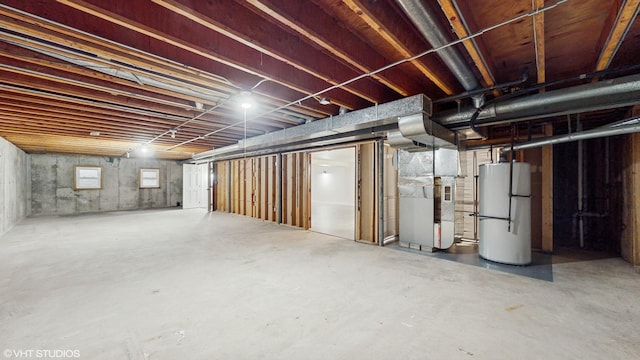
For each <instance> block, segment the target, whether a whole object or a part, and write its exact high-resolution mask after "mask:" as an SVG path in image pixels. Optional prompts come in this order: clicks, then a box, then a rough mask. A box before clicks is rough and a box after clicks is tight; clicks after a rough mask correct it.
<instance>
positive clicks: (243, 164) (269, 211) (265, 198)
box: [215, 155, 277, 221]
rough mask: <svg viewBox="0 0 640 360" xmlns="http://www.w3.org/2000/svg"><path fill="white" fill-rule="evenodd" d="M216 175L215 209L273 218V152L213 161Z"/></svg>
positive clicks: (266, 218)
mask: <svg viewBox="0 0 640 360" xmlns="http://www.w3.org/2000/svg"><path fill="white" fill-rule="evenodd" d="M228 172H230V174H229V173H228ZM229 175H230V181H229ZM216 179H217V184H216V187H215V189H216V198H217V203H216V209H215V210H217V211H229V212H232V213H234V214H240V215H246V216H251V217H254V218H257V219H262V220H268V221H277V219H276V190H277V189H276V156H275V155H271V156H263V157H258V158H247V159H237V160H230V161H220V162H217V163H216ZM229 187H231V189H229ZM228 191H230V193H231V196H230V199H229V200H230V201H229V202H230V204H227V192H228Z"/></svg>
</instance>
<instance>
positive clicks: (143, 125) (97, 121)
mask: <svg viewBox="0 0 640 360" xmlns="http://www.w3.org/2000/svg"><path fill="white" fill-rule="evenodd" d="M0 111H4V112H5V113H6V114H10V115H11V114H13V115H15V114H19V115H17V116H32V117H37V118H38V119H41V120H43V121H48V120H55V121H61V126H64V121H65V120H66V121H67V122H68V123H69V124H71V125H75V124H78V125H84V126H85V130H86V129H89V131H110V132H113V133H123V134H125V133H126V132H129V133H132V132H133V133H136V134H141V135H145V136H152V137H153V136H156V135H158V133H164V132H165V131H166V130H167V126H166V125H164V124H154V123H149V122H136V123H135V124H133V123H132V122H130V121H126V122H124V121H122V119H117V118H111V117H109V118H106V117H104V116H103V117H100V116H96V115H92V114H83V113H78V112H74V111H70V110H67V109H65V110H57V109H56V108H51V107H47V108H46V110H42V106H40V107H38V105H36V104H33V105H25V104H23V103H16V102H13V103H11V104H10V105H1V104H0ZM220 127H223V126H222V125H220ZM212 130H216V128H215V127H212V126H211V124H209V123H202V122H200V123H197V124H194V123H189V126H188V127H183V128H180V130H179V131H178V133H177V134H178V136H179V137H187V138H193V137H196V136H198V135H200V134H202V133H203V132H209V131H212ZM228 130H229V131H226V132H224V133H222V137H226V138H228V139H230V140H232V139H237V136H241V135H242V134H243V131H242V130H241V129H236V130H234V129H233V128H230V129H228ZM85 132H86V131H85ZM247 133H248V134H249V135H250V136H255V135H261V134H263V133H264V131H260V130H255V129H254V128H247ZM225 134H226V135H225ZM168 141H170V142H173V139H172V140H168Z"/></svg>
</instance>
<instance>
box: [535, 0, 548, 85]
mask: <svg viewBox="0 0 640 360" xmlns="http://www.w3.org/2000/svg"><path fill="white" fill-rule="evenodd" d="M543 7H544V0H533V10H538V9H542V8H543ZM544 36H545V35H544V13H540V14H536V15H533V38H534V46H535V50H536V72H537V74H538V84H544V83H545V82H546V81H547V80H546V79H547V77H546V74H547V68H546V55H545V42H544Z"/></svg>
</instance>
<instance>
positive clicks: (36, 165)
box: [29, 154, 182, 216]
mask: <svg viewBox="0 0 640 360" xmlns="http://www.w3.org/2000/svg"><path fill="white" fill-rule="evenodd" d="M74 165H80V166H83V165H86V166H101V167H102V189H101V190H74V177H73V176H74ZM140 168H158V169H160V188H159V189H140V188H139V186H138V173H139V169H140ZM30 171H31V200H30V209H29V215H33V216H39V215H69V214H80V213H88V212H99V211H115V210H137V209H152V208H166V207H175V206H177V204H178V203H180V204H181V203H182V165H181V164H179V163H177V162H175V161H169V160H154V159H148V158H140V159H137V158H132V159H125V158H106V157H96V156H79V155H40V154H32V155H31V167H30Z"/></svg>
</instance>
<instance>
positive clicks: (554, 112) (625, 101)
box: [432, 74, 640, 129]
mask: <svg viewBox="0 0 640 360" xmlns="http://www.w3.org/2000/svg"><path fill="white" fill-rule="evenodd" d="M637 103H640V74H636V75H630V76H624V77H620V78H616V79H611V80H603V81H600V82H597V83H589V84H585V85H578V86H574V87H570V88H565V89H560V90H553V91H547V92H544V93H540V94H536V95H531V96H527V97H522V98H515V99H511V100H505V101H501V102H497V103H495V104H491V105H489V106H487V107H486V108H485V109H484V110H482V111H481V112H480V115H479V116H478V121H477V122H476V124H475V125H476V126H483V125H494V124H499V123H504V122H511V121H521V120H529V119H536V118H541V117H549V116H558V115H566V114H575V113H581V112H587V111H597V110H605V109H613V108H616V107H623V106H630V105H634V104H637ZM475 112H476V109H474V108H472V107H466V108H464V109H463V110H461V111H459V112H458V111H457V110H453V111H446V112H441V113H438V114H436V115H435V116H433V117H432V120H434V121H436V122H438V123H440V124H441V125H444V126H446V127H447V128H449V129H458V128H464V127H467V126H468V125H469V120H470V119H471V117H472V116H473V115H474V113H475Z"/></svg>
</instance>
